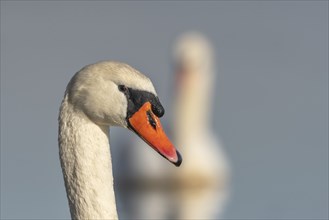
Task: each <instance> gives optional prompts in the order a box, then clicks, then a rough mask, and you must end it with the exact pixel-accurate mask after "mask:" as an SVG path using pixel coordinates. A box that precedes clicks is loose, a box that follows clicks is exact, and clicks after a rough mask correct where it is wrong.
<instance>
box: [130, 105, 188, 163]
mask: <svg viewBox="0 0 329 220" xmlns="http://www.w3.org/2000/svg"><path fill="white" fill-rule="evenodd" d="M128 121H129V125H130V128H131V129H132V130H133V131H134V132H135V133H136V134H137V135H138V136H139V137H141V138H142V139H143V140H144V141H145V142H146V143H147V144H148V145H150V146H151V147H152V148H153V149H154V150H156V151H157V152H158V153H159V154H160V155H161V156H163V157H164V158H166V159H167V160H169V161H170V162H172V163H173V164H175V165H176V166H180V164H181V163H182V157H181V156H180V154H179V152H178V151H177V150H176V149H175V147H174V145H173V144H172V143H171V142H170V140H169V138H168V137H167V135H166V134H165V132H164V131H163V129H162V126H161V123H160V119H159V118H158V117H157V116H156V115H154V113H153V112H152V110H151V103H150V102H146V103H144V105H142V107H141V108H140V109H139V110H138V111H137V112H135V113H134V114H133V115H132V116H131V117H130V118H129V119H128Z"/></svg>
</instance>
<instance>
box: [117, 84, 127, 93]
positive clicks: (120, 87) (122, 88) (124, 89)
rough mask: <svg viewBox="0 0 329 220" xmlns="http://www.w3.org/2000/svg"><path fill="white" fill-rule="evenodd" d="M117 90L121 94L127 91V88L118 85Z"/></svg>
mask: <svg viewBox="0 0 329 220" xmlns="http://www.w3.org/2000/svg"><path fill="white" fill-rule="evenodd" d="M118 88H119V91H121V92H127V91H128V88H127V86H125V85H119V86H118Z"/></svg>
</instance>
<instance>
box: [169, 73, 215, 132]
mask: <svg viewBox="0 0 329 220" xmlns="http://www.w3.org/2000/svg"><path fill="white" fill-rule="evenodd" d="M187 76H188V77H186V79H185V80H184V81H183V84H182V85H181V86H180V87H179V88H178V95H177V97H176V101H175V108H176V109H175V111H174V112H176V116H175V119H174V120H175V121H174V123H175V125H176V126H175V128H176V130H177V131H176V132H178V133H182V134H180V135H184V134H185V135H193V134H194V133H200V132H205V131H207V130H208V129H209V128H210V127H211V120H212V118H211V117H212V111H211V109H212V104H213V103H212V102H213V100H212V99H213V97H212V94H213V75H212V74H210V73H202V74H201V73H195V74H193V73H189V74H187Z"/></svg>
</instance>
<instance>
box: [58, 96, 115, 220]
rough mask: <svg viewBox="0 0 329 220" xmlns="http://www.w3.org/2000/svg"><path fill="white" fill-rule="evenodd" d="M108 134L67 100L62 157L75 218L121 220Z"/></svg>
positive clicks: (61, 127)
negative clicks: (117, 208) (119, 218)
mask: <svg viewBox="0 0 329 220" xmlns="http://www.w3.org/2000/svg"><path fill="white" fill-rule="evenodd" d="M108 132H109V128H108V127H107V126H100V125H97V124H95V123H93V122H92V121H91V120H89V118H88V117H86V116H85V114H84V113H82V112H80V111H77V110H75V109H74V107H73V105H71V104H70V103H69V101H68V99H67V97H65V98H64V100H63V102H62V105H61V108H60V115H59V154H60V161H61V166H62V171H63V175H64V182H65V187H66V192H67V197H68V201H69V206H70V212H71V217H72V219H117V218H118V217H117V210H116V206H115V195H114V190H113V175H112V162H111V156H110V148H109V135H108Z"/></svg>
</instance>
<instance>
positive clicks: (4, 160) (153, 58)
mask: <svg viewBox="0 0 329 220" xmlns="http://www.w3.org/2000/svg"><path fill="white" fill-rule="evenodd" d="M189 30H198V31H201V32H202V33H204V34H205V35H206V36H208V38H209V39H210V40H211V41H212V44H213V45H214V47H215V51H216V54H217V60H216V64H217V69H218V72H219V75H218V77H217V81H216V93H217V94H216V100H215V117H214V118H213V125H214V129H215V132H216V133H218V134H219V135H220V137H221V139H222V141H223V143H224V145H225V150H226V152H227V154H228V156H229V159H230V161H231V165H232V170H233V177H232V187H231V188H232V194H231V198H230V201H229V203H228V205H227V209H226V210H225V212H224V217H225V218H242V219H244V218H252V219H255V218H260V219H265V218H297V219H301V218H307V219H317V218H324V219H326V218H328V1H287V2H286V1H233V2H229V1H219V2H214V1H208V2H188V1H182V2H172V1H169V2H165V1H162V2H148V1H142V2H106V1H98V2H86V1H84V2H78V1H71V2H64V1H50V2H46V1H30V2H29V1H14V2H10V1H1V218H3V219H8V218H9V219H10V218H32V219H36V218H42V219H46V218H69V209H68V204H67V200H66V195H65V189H64V184H63V177H62V173H61V170H60V164H59V158H58V147H57V115H58V107H59V104H60V101H61V99H62V97H63V94H64V90H65V87H66V84H67V82H68V81H69V79H70V78H71V76H72V75H73V74H74V73H75V72H76V71H78V70H79V69H80V68H81V67H83V66H84V65H86V64H89V63H93V62H96V61H99V60H104V59H114V60H120V61H124V62H127V63H129V64H130V65H132V66H134V67H136V68H137V69H139V70H140V71H142V72H144V73H145V74H147V75H148V76H149V77H150V78H151V79H152V80H153V82H154V84H155V87H156V88H157V91H158V94H159V96H160V99H161V100H162V102H163V105H164V106H169V105H170V104H171V97H170V95H172V92H171V91H170V90H171V89H172V87H173V74H172V64H171V63H170V59H171V46H172V43H173V42H174V40H175V39H176V37H177V36H178V35H179V34H181V33H183V32H185V31H189ZM168 109H170V108H168ZM169 114H170V113H169ZM164 120H165V121H166V120H168V116H167V117H166V116H165V117H164ZM127 135H132V134H130V132H129V131H126V130H124V129H120V128H114V129H111V138H112V139H111V145H112V147H118V146H120V139H121V140H122V139H123V138H125V137H126V136H127ZM114 160H115V158H114Z"/></svg>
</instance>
